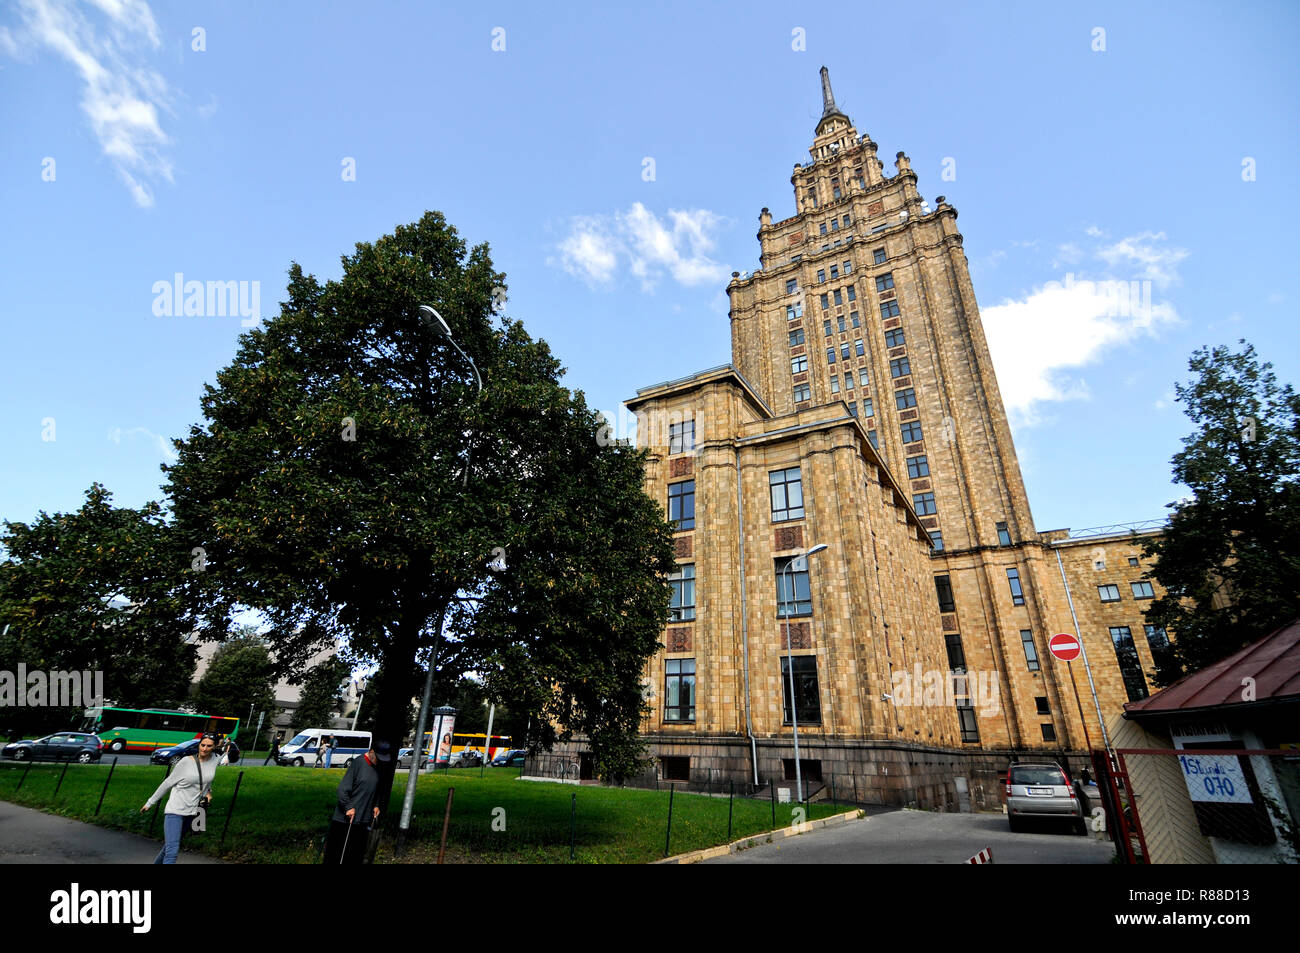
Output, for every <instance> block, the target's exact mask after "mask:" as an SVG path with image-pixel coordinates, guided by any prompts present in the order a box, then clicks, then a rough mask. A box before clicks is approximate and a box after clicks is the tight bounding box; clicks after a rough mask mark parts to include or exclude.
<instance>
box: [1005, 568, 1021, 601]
mask: <svg viewBox="0 0 1300 953" xmlns="http://www.w3.org/2000/svg"><path fill="white" fill-rule="evenodd" d="M1007 585H1009V586H1010V587H1011V604H1012V605H1013V606H1023V605H1024V604H1025V593H1024V590H1023V589H1021V588H1020V570H1019V569H1008V570H1007Z"/></svg>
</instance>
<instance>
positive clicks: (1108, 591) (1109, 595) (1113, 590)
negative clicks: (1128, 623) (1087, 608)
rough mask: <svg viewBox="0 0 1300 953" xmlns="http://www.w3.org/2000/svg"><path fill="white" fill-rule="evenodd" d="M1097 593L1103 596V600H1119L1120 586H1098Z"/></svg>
mask: <svg viewBox="0 0 1300 953" xmlns="http://www.w3.org/2000/svg"><path fill="white" fill-rule="evenodd" d="M1097 595H1099V596H1101V601H1102V602H1119V586H1112V585H1105V586H1098V587H1097Z"/></svg>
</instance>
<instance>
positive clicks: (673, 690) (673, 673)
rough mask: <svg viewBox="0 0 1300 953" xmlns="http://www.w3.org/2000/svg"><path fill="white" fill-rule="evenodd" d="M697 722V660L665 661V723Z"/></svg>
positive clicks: (671, 659) (674, 659)
mask: <svg viewBox="0 0 1300 953" xmlns="http://www.w3.org/2000/svg"><path fill="white" fill-rule="evenodd" d="M694 720H695V659H693V658H670V659H664V721H694Z"/></svg>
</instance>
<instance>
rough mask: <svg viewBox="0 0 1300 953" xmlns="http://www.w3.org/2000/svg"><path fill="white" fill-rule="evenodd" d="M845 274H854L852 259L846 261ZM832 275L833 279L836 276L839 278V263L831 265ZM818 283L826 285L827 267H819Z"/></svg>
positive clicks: (832, 279)
mask: <svg viewBox="0 0 1300 953" xmlns="http://www.w3.org/2000/svg"><path fill="white" fill-rule="evenodd" d="M844 274H846V275H851V274H853V262H851V261H845V262H844ZM830 276H831V281H834V280H835V279H836V278H838V277H839V276H840V266H839V265H831V269H830ZM817 283H818V284H819V285H824V284H825V283H826V269H825V268H819V269H817Z"/></svg>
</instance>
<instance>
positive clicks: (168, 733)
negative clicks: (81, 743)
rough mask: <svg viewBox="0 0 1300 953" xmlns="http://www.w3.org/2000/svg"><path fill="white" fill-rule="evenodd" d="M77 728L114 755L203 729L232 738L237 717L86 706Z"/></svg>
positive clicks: (150, 749) (172, 740) (145, 750)
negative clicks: (79, 726)
mask: <svg viewBox="0 0 1300 953" xmlns="http://www.w3.org/2000/svg"><path fill="white" fill-rule="evenodd" d="M81 730H82V731H90V732H94V733H95V734H97V735H99V740H100V741H102V742H103V743H104V747H105V748H107V749H108V750H109V751H111V752H113V753H114V754H121V753H122V752H124V751H125V752H130V753H131V754H150V753H152V752H153V751H154V750H156V749H158V748H169V747H171V746H172V745H177V744H180V743H181V742H182V741H189V740H190V739H191V738H197V737H198V736H199V735H201V734H203V733H204V732H206V731H211V732H213V733H215V734H218V735H225V736H226V737H227V738H229V739H230V740H232V741H233V740H234V739H235V736H236V735H238V734H239V719H238V718H231V717H228V716H225V715H200V714H196V713H194V712H192V711H177V710H175V709H171V708H87V709H86V711H85V716H84V718H83V720H82V723H81Z"/></svg>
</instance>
